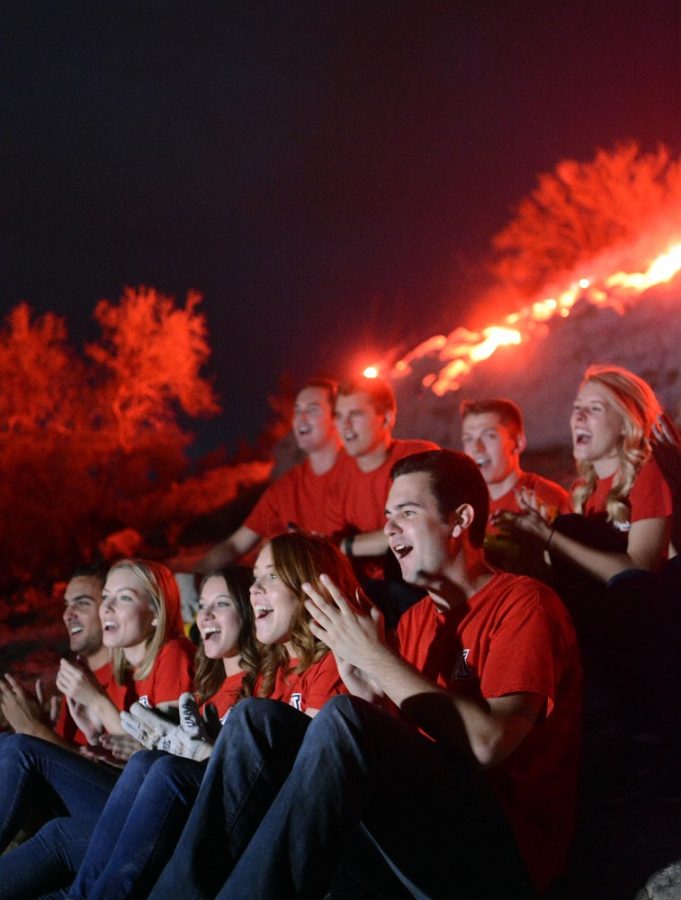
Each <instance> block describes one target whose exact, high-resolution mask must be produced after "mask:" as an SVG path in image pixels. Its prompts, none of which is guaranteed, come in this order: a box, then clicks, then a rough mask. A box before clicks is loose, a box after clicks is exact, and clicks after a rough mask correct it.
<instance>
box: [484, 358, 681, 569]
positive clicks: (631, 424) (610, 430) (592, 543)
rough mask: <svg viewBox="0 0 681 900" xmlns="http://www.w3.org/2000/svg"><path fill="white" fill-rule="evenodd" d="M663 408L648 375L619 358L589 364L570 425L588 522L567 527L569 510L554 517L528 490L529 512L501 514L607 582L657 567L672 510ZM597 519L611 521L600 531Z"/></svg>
mask: <svg viewBox="0 0 681 900" xmlns="http://www.w3.org/2000/svg"><path fill="white" fill-rule="evenodd" d="M660 413H661V408H660V404H659V402H658V400H657V398H656V397H655V394H654V393H653V391H652V389H651V387H650V385H648V384H647V383H646V382H645V381H643V379H642V378H639V377H638V376H637V375H634V373H633V372H629V371H628V370H627V369H622V368H620V367H618V366H600V365H599V366H590V367H589V368H588V369H587V370H586V372H585V374H584V378H583V380H582V383H581V385H580V387H579V391H578V393H577V397H576V399H575V402H574V406H573V410H572V415H571V417H570V427H571V430H572V447H573V455H574V458H575V460H576V462H577V470H578V472H579V476H580V478H579V480H578V481H577V483H576V485H575V488H574V492H573V497H574V508H575V511H576V512H577V513H578V514H580V516H582V517H584V518H586V519H587V520H591V521H589V522H587V523H584V524H583V526H582V527H581V530H580V528H579V527H578V528H577V529H575V528H561V523H562V517H559V519H558V520H556V522H555V523H550V522H548V521H547V520H546V519H543V518H542V516H541V515H540V513H539V512H538V511H537V510H536V509H534V508H533V506H532V505H531V503H530V502H529V501H528V500H527V498H524V499H525V502H522V499H523V498H521V502H522V505H523V507H524V511H523V512H522V513H519V514H514V513H508V514H506V513H505V514H502V515H500V516H499V521H501V522H504V523H507V524H509V525H511V527H513V528H514V529H518V530H520V531H524V532H526V533H528V534H530V535H533V536H534V537H535V538H537V539H538V540H539V541H541V542H542V543H543V545H544V548H545V549H546V550H550V552H551V555H552V558H553V557H555V556H558V557H560V558H561V559H562V560H564V562H565V563H567V564H568V565H570V566H573V567H576V568H578V569H579V570H581V571H582V572H584V573H586V574H588V575H589V576H591V577H592V578H594V579H596V580H597V581H599V582H601V583H605V582H607V581H609V580H610V579H611V578H612V577H613V576H615V575H618V574H619V573H620V572H625V571H626V570H628V569H647V570H654V569H655V568H656V567H657V566H658V565H659V564H660V562H661V560H663V559H664V557H665V554H666V548H667V544H668V540H669V525H670V516H671V510H672V507H671V495H670V492H669V488H668V487H667V484H666V482H665V480H664V478H663V476H662V473H661V472H660V470H659V468H658V466H657V463H656V462H655V461H654V459H653V458H652V452H651V436H652V429H653V425H654V424H655V421H656V420H657V418H658V416H659V415H660ZM568 518H569V517H568ZM597 522H600V523H602V524H603V525H605V526H606V528H605V529H601V530H600V532H599V530H598V529H596V528H595V527H593V526H594V525H595V523H597ZM580 534H581V535H582V536H583V537H582V539H580Z"/></svg>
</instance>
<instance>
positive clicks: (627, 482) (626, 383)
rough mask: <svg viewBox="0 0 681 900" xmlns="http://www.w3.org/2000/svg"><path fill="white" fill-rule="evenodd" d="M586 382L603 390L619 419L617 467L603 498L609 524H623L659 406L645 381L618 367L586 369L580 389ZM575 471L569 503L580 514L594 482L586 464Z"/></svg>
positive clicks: (606, 366) (591, 465)
mask: <svg viewBox="0 0 681 900" xmlns="http://www.w3.org/2000/svg"><path fill="white" fill-rule="evenodd" d="M588 382H594V383H595V384H598V385H600V386H601V387H602V388H603V390H604V391H605V392H606V394H607V396H608V399H609V400H610V402H611V403H612V405H613V407H614V409H615V410H616V411H617V412H618V413H619V414H620V416H621V417H622V429H623V435H622V440H621V441H620V444H619V446H618V448H617V455H618V460H619V467H618V470H617V472H616V474H615V478H614V479H613V483H612V488H611V490H610V493H609V494H608V497H607V501H606V511H607V514H608V521H609V522H627V521H628V520H629V515H630V509H629V503H628V501H627V498H628V497H629V494H630V492H631V489H632V487H633V486H634V482H635V481H636V476H637V475H638V473H639V471H640V469H641V466H642V465H643V464H644V463H645V462H646V461H647V460H648V459H649V457H650V454H651V449H650V436H651V432H652V428H653V425H654V424H655V420H656V419H657V417H658V416H659V415H660V413H661V412H662V407H661V406H660V404H659V401H658V399H657V397H656V396H655V393H654V392H653V389H652V388H651V387H650V385H649V384H648V383H647V382H646V381H644V380H643V379H642V378H639V377H638V375H634V373H633V372H630V371H629V370H628V369H623V368H622V367H620V366H608V365H594V366H589V368H588V369H587V370H586V372H585V373H584V377H583V379H582V383H581V385H580V390H581V389H582V388H583V387H584V385H586V384H587V383H588ZM577 471H578V472H579V474H580V475H581V478H582V480H581V481H580V482H579V484H578V485H577V487H576V488H575V489H574V491H573V501H574V508H575V511H576V512H578V513H583V512H584V506H585V504H586V501H587V500H588V499H589V497H590V496H591V495H592V494H593V492H594V490H595V489H596V482H597V480H598V479H597V476H596V472H595V471H594V467H593V464H592V463H590V462H579V463H578V464H577Z"/></svg>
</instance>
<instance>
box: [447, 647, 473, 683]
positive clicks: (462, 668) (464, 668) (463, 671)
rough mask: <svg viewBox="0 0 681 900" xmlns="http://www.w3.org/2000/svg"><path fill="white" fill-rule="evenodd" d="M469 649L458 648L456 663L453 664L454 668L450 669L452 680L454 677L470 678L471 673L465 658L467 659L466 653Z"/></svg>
mask: <svg viewBox="0 0 681 900" xmlns="http://www.w3.org/2000/svg"><path fill="white" fill-rule="evenodd" d="M469 653H470V650H468V649H466V650H460V651H459V655H458V657H457V660H456V664H455V666H454V670H453V671H452V680H454V679H456V678H471V677H472V675H473V673H472V672H471V670H470V669H469V668H468V663H467V662H466V660H467V659H468V654H469Z"/></svg>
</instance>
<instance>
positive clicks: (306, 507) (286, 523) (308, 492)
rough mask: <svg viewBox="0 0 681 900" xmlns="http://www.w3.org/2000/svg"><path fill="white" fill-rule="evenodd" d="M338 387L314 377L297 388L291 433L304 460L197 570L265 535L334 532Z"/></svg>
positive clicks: (230, 558)
mask: <svg viewBox="0 0 681 900" xmlns="http://www.w3.org/2000/svg"><path fill="white" fill-rule="evenodd" d="M335 399H336V385H335V383H334V382H332V381H329V380H327V379H322V378H319V379H315V380H313V381H310V382H308V384H307V385H306V386H305V387H304V388H303V389H302V390H301V391H300V392H299V394H298V395H297V397H296V401H295V406H294V408H293V422H292V428H293V434H294V436H295V439H296V443H297V444H298V448H299V449H300V450H302V451H303V453H305V455H306V459H305V460H304V461H303V462H302V463H299V464H298V465H296V466H294V467H293V468H292V469H290V470H289V471H288V472H286V473H285V474H284V475H282V477H281V478H279V479H277V481H275V482H273V483H272V484H271V485H270V486H269V487H268V488H267V489H266V490H265V492H264V494H263V495H262V496H261V497H260V499H259V500H258V502H257V503H256V505H255V506H254V508H253V510H252V511H251V513H250V514H249V515H248V516H247V518H246V520H245V521H244V523H243V525H241V526H240V527H239V528H237V530H236V531H235V532H233V534H231V535H230V536H229V537H228V538H226V539H225V540H224V541H222V542H221V543H219V544H217V545H216V546H215V547H213V549H212V550H211V551H210V552H209V553H207V554H206V556H204V557H203V559H202V560H201V561H200V562H199V563H198V565H197V567H196V571H197V572H199V573H200V574H204V575H205V574H208V573H209V572H213V571H215V570H216V569H220V568H222V567H223V566H226V565H229V563H232V562H234V561H235V560H236V559H238V558H239V557H241V556H244V554H246V553H248V552H249V551H250V550H252V549H253V548H254V547H255V546H256V544H257V543H258V541H260V540H261V539H262V538H268V537H273V536H274V535H275V534H280V533H281V532H283V531H286V530H287V529H288V528H290V527H296V528H303V529H305V530H306V531H313V532H316V533H318V534H330V533H331V526H330V524H329V522H328V521H327V511H328V498H329V493H330V490H331V486H332V485H333V483H334V482H335V481H336V480H338V479H339V478H340V477H341V472H342V471H343V469H344V464H345V465H347V460H345V454H343V453H342V452H341V451H340V440H339V438H338V433H337V432H336V429H335V425H334V414H333V406H334V401H335Z"/></svg>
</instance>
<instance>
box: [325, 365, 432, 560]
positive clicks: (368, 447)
mask: <svg viewBox="0 0 681 900" xmlns="http://www.w3.org/2000/svg"><path fill="white" fill-rule="evenodd" d="M335 414H336V427H337V429H338V433H339V435H340V438H341V440H342V441H343V446H344V448H345V452H346V453H347V455H348V456H349V457H350V458H351V459H352V461H353V462H354V466H351V467H348V468H347V469H346V471H345V473H344V478H343V479H341V480H339V481H337V482H336V483H335V485H334V489H333V491H332V492H331V495H330V498H329V507H330V508H329V517H330V519H332V524H333V526H334V527H333V532H334V533H335V534H336V535H337V536H342V540H341V550H343V552H344V553H346V554H347V555H348V556H357V557H374V562H375V561H376V560H375V558H376V557H378V556H381V555H382V554H385V553H386V551H387V549H388V542H387V539H386V537H385V534H384V533H383V507H384V505H385V498H386V495H387V491H388V484H389V482H390V469H391V467H392V466H393V465H394V464H395V463H396V462H397V460H398V459H402V458H403V457H405V456H409V455H410V454H412V453H418V452H420V451H422V450H433V449H436V448H437V444H434V443H432V441H422V440H396V439H395V438H393V436H392V432H393V428H394V427H395V419H396V416H397V404H396V401H395V394H394V393H393V389H392V387H391V386H390V384H389V383H388V382H387V381H385V380H384V379H382V378H366V377H361V378H355V379H352V380H349V381H345V382H342V383H341V385H340V387H339V389H338V397H337V398H336V409H335ZM362 568H363V570H364V574H367V567H366V566H365V567H362ZM381 568H382V567H381ZM376 574H378V577H382V573H380V572H379V573H376Z"/></svg>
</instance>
